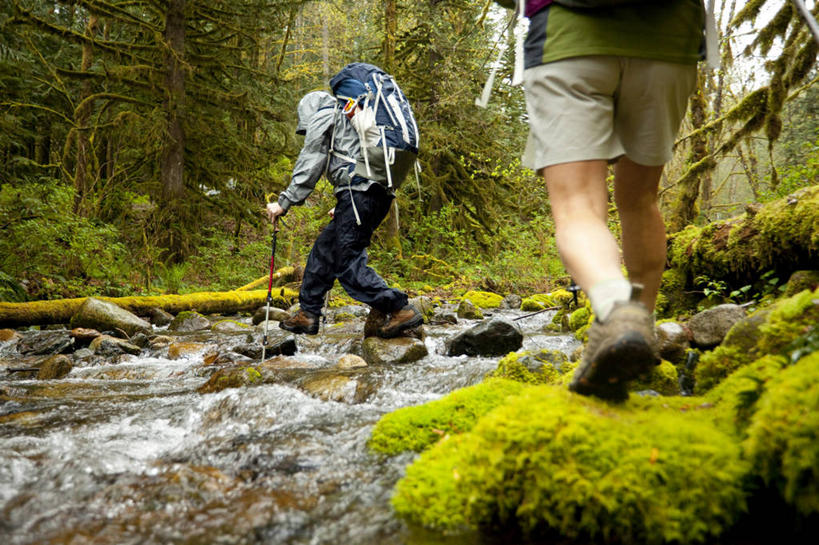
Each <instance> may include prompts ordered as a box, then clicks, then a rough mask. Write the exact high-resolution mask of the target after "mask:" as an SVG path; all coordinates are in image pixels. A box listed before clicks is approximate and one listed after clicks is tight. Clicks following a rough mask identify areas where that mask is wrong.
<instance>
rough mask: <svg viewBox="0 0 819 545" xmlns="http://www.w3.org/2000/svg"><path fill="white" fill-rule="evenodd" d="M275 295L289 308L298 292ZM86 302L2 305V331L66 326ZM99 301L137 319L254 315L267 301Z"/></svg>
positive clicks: (259, 296)
mask: <svg viewBox="0 0 819 545" xmlns="http://www.w3.org/2000/svg"><path fill="white" fill-rule="evenodd" d="M272 295H273V302H272V303H271V304H272V305H273V306H276V307H278V308H284V309H286V308H288V307H289V306H290V305H291V304H292V303H293V302H294V300H295V298H296V296H297V295H298V293H297V292H295V291H293V290H292V289H289V288H276V289H274V290H273V294H272ZM86 299H87V298H86V297H79V298H76V299H57V300H53V301H31V302H28V303H0V328H6V327H8V328H11V327H22V326H30V325H48V324H67V323H68V322H70V321H71V317H72V316H74V314H75V313H76V312H77V310H78V309H79V308H80V306H81V305H82V304H83V303H84V302H85V300H86ZM97 299H101V300H103V301H109V302H111V303H114V304H115V305H117V306H120V307H122V308H124V309H126V310H129V311H131V312H133V313H134V314H136V315H138V316H145V315H147V314H148V313H149V312H150V311H151V309H154V308H161V309H162V310H164V311H166V312H170V313H171V314H178V313H180V312H182V311H186V310H193V311H196V312H200V313H202V314H235V313H237V312H253V311H255V310H256V309H258V308H259V307H260V306H262V305H264V304H265V302H266V300H267V290H266V289H265V290H254V291H224V292H199V293H188V294H185V295H149V296H135V297H97Z"/></svg>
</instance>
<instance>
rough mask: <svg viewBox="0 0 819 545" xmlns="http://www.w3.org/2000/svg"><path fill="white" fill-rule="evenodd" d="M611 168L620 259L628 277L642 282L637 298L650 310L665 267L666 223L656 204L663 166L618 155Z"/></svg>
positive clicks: (652, 307)
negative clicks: (620, 235)
mask: <svg viewBox="0 0 819 545" xmlns="http://www.w3.org/2000/svg"><path fill="white" fill-rule="evenodd" d="M614 172H615V176H614V198H615V201H616V203H617V210H618V212H619V213H620V225H621V227H622V230H623V260H624V261H625V264H626V269H627V270H628V274H629V280H631V281H632V282H636V283H640V284H642V285H643V293H642V295H641V297H640V299H641V301H642V303H643V304H644V305H645V306H646V308H648V309H649V311H651V310H653V309H654V302H655V301H656V299H657V291H658V290H659V289H660V279H661V278H662V274H663V269H664V268H665V253H666V235H665V224H664V223H663V218H662V215H661V214H660V208H659V206H658V205H657V189H658V186H659V183H660V175H661V174H662V172H663V167H662V166H658V167H657V166H651V167H650V166H643V165H638V164H637V163H635V162H634V161H632V160H630V159H628V158H627V157H621V158H620V160H619V161H618V162H617V165H616V166H615V167H614Z"/></svg>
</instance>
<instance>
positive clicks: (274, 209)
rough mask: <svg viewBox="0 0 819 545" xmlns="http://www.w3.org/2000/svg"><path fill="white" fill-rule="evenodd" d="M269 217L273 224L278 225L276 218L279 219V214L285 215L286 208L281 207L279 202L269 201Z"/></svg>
mask: <svg viewBox="0 0 819 545" xmlns="http://www.w3.org/2000/svg"><path fill="white" fill-rule="evenodd" d="M266 212H267V218H268V219H269V220H270V223H272V224H273V226H274V227H275V226H276V220H278V219H279V216H283V215H284V213H285V212H286V210H285V209H284V208H282V207H281V205H280V204H279V203H277V202H269V203H267V209H266Z"/></svg>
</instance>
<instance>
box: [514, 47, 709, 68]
mask: <svg viewBox="0 0 819 545" xmlns="http://www.w3.org/2000/svg"><path fill="white" fill-rule="evenodd" d="M576 57H631V58H635V59H646V60H651V61H661V62H670V63H673V64H685V65H691V64H697V63H698V62H699V61H700V60H701V57H700V55H699V54H693V55H656V54H654V55H652V54H650V53H646V52H645V51H634V50H631V49H622V50H621V49H609V50H607V51H600V50H599V49H575V50H572V51H566V52H563V53H560V54H559V55H555V54H552V55H549V54H544V55H543V57H542V58H541V60H540V62H539V63H537V64H533V65H531V66H526V67H525V68H534V67H536V66H540V65H543V64H549V63H550V62H556V61H565V60H566V59H573V58H576Z"/></svg>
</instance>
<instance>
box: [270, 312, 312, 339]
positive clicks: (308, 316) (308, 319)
mask: <svg viewBox="0 0 819 545" xmlns="http://www.w3.org/2000/svg"><path fill="white" fill-rule="evenodd" d="M318 318H319V317H318V316H316V315H315V314H313V313H312V312H307V311H306V310H301V309H299V311H298V312H297V313H295V314H294V315H293V316H291V317H290V318H288V319H286V320H283V321H281V322H279V327H280V328H282V329H286V330H287V331H291V332H293V333H307V334H308V335H315V334H316V333H318V330H319V319H318Z"/></svg>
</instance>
